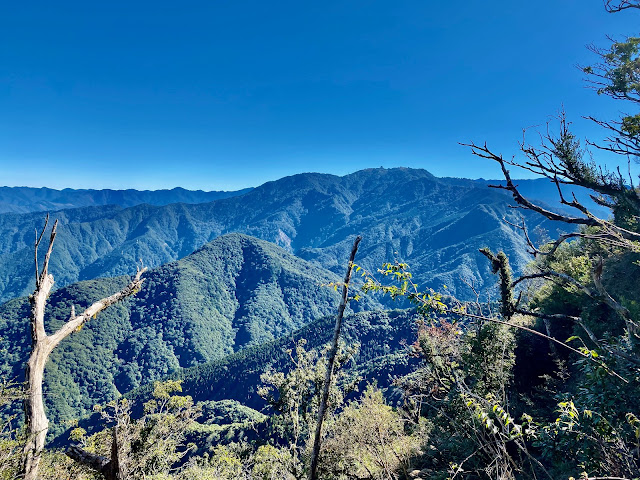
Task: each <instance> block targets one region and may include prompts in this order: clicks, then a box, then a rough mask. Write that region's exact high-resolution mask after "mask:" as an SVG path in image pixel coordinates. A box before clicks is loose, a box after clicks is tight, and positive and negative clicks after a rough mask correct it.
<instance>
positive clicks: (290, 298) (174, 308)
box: [0, 234, 377, 428]
mask: <svg viewBox="0 0 640 480" xmlns="http://www.w3.org/2000/svg"><path fill="white" fill-rule="evenodd" d="M55 253H57V252H55ZM338 280H339V279H338V277H337V276H336V275H334V274H333V273H331V272H329V271H327V270H323V269H321V268H319V267H317V266H315V265H312V264H309V263H308V262H305V261H304V260H301V259H299V258H297V257H295V256H293V255H291V254H289V253H287V252H286V251H285V250H283V249H282V248H279V247H277V246H276V245H273V244H270V243H268V242H265V241H262V240H258V239H255V238H252V237H248V236H246V235H241V234H228V235H224V236H222V237H219V238H217V239H216V240H214V241H212V242H210V243H208V244H206V245H205V246H204V247H202V248H201V249H199V250H198V251H196V252H194V253H193V254H191V255H189V256H187V257H185V258H183V259H181V260H178V261H175V262H173V263H170V264H167V265H164V266H161V267H158V268H156V269H154V270H152V271H150V272H148V273H147V274H145V283H144V285H143V288H142V290H141V291H140V292H139V293H138V294H137V295H136V296H135V297H134V298H132V299H129V300H127V301H125V302H123V303H121V304H118V305H115V306H114V307H112V308H111V309H109V310H107V311H105V312H103V313H101V314H100V315H99V316H98V318H96V319H93V320H91V321H90V322H89V324H88V325H87V326H85V327H84V328H83V329H82V331H80V332H78V333H76V334H74V335H72V336H71V337H70V338H68V339H66V340H64V341H63V343H62V344H61V345H60V347H59V348H57V349H56V350H55V351H54V352H53V354H52V355H51V360H50V362H49V364H48V366H47V371H46V375H45V377H46V385H45V388H46V390H45V391H46V395H47V406H48V408H49V412H50V416H51V418H53V419H55V421H57V422H59V421H61V420H64V419H70V418H76V417H78V416H80V415H82V414H84V413H86V412H87V411H89V410H90V409H91V407H92V406H93V405H94V404H96V403H100V402H104V401H106V400H109V399H112V398H115V396H116V395H118V392H122V393H124V392H127V391H129V390H131V389H132V388H135V387H137V386H139V385H141V384H143V383H146V382H150V381H152V380H154V379H158V378H160V377H162V376H165V375H167V374H169V373H171V372H173V371H175V370H177V369H178V368H180V367H191V366H194V365H198V364H200V363H203V362H208V361H211V360H214V359H219V358H222V357H224V356H225V355H228V354H230V353H233V352H235V351H237V350H239V349H241V348H243V347H245V346H248V345H253V344H257V343H262V342H265V341H269V340H271V339H274V338H277V337H281V336H283V335H287V334H288V333H289V332H292V331H293V330H295V329H297V328H300V327H301V326H302V325H305V324H306V323H308V322H310V321H311V320H313V319H316V318H319V317H322V316H326V315H329V314H331V313H333V312H334V311H335V308H336V305H337V304H338V294H337V293H336V292H335V291H334V290H333V289H332V288H328V287H324V286H322V284H327V283H329V282H336V281H338ZM126 283H127V278H126V277H116V278H106V279H98V280H92V281H86V282H81V283H77V284H73V285H70V286H67V287H64V288H61V289H58V290H57V291H55V292H54V293H53V294H52V295H51V297H50V299H49V303H48V310H47V318H46V322H47V325H48V328H49V330H50V331H53V330H54V329H56V328H58V327H59V326H60V325H61V324H62V322H64V321H65V320H66V319H68V318H69V314H70V311H71V307H72V305H74V306H75V308H76V309H77V310H78V311H82V309H84V308H86V307H87V306H88V305H89V304H90V303H91V302H93V301H95V300H97V299H99V298H103V297H105V296H107V295H109V294H111V293H112V292H114V291H117V290H119V289H120V288H122V286H123V285H125V284H126ZM376 306H377V304H376V302H375V301H373V300H365V301H364V302H362V303H356V304H354V305H353V308H375V307H376ZM28 316H29V302H28V301H27V299H26V298H20V299H16V300H12V301H10V302H8V303H5V304H4V305H2V306H0V337H1V338H2V339H3V343H4V344H6V345H11V349H8V350H7V352H6V354H5V355H3V356H2V359H1V361H2V367H1V368H2V370H3V372H5V373H7V374H8V375H9V378H13V377H17V378H22V375H23V367H24V361H25V359H26V358H27V356H28V349H29V345H30V338H29V327H28V322H27V319H28ZM58 428H61V424H60V423H58Z"/></svg>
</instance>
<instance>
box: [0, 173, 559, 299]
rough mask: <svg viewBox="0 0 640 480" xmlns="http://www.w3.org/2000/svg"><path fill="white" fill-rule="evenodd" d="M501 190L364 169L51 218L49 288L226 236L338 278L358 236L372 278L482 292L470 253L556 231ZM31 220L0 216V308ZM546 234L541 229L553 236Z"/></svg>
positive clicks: (520, 260)
mask: <svg viewBox="0 0 640 480" xmlns="http://www.w3.org/2000/svg"><path fill="white" fill-rule="evenodd" d="M511 203H512V200H511V198H510V196H509V195H507V194H506V193H505V192H504V191H501V190H496V189H490V188H487V186H486V183H484V182H480V181H478V182H476V181H471V180H469V181H466V182H465V183H464V185H460V184H458V183H454V182H450V181H448V180H446V179H445V180H440V179H438V178H436V177H434V176H433V175H431V174H430V173H429V172H427V171H426V170H417V169H408V168H396V169H367V170H361V171H359V172H355V173H353V174H350V175H345V176H343V177H338V176H335V175H328V174H317V173H309V174H299V175H294V176H291V177H285V178H282V179H280V180H277V181H273V182H268V183H265V184H264V185H261V186H260V187H257V188H255V189H253V190H251V191H250V192H248V193H246V194H244V195H241V196H235V197H231V198H226V199H220V200H216V201H214V202H209V203H201V204H195V205H188V204H171V205H166V206H151V205H137V206H134V207H129V208H121V207H116V206H103V207H86V208H81V209H69V210H62V211H59V212H56V213H54V214H53V217H55V218H59V220H60V228H59V230H58V231H59V233H58V239H57V241H56V249H55V255H53V257H52V263H51V269H52V271H53V272H55V275H56V282H57V286H64V285H68V284H70V283H73V282H76V281H78V280H87V279H92V278H97V277H104V276H117V275H122V274H127V273H130V272H131V271H132V269H133V268H134V265H135V264H137V263H138V262H139V261H140V260H142V261H143V262H144V263H145V265H148V266H151V267H153V266H157V265H162V264H164V263H167V262H170V261H173V260H175V259H178V258H182V257H184V256H186V255H188V254H189V253H191V252H192V251H194V250H196V249H197V248H199V247H200V246H202V245H203V244H205V243H206V242H208V241H210V240H212V239H214V238H216V237H217V236H219V235H222V234H224V233H228V232H241V233H245V234H248V235H251V236H254V237H257V238H261V239H263V240H267V241H270V242H274V243H277V244H279V245H281V246H283V247H284V248H286V249H287V250H289V251H290V252H292V253H294V254H296V255H298V256H300V257H301V258H304V259H306V260H309V261H312V262H315V263H317V264H318V265H321V266H322V267H324V268H327V269H329V270H331V271H333V272H335V273H338V274H340V275H341V274H342V273H343V272H342V271H343V269H344V261H345V258H344V257H345V255H346V253H345V252H348V251H349V249H350V248H351V244H350V242H351V241H352V238H353V236H354V235H355V234H362V235H363V236H364V240H363V242H362V245H361V248H360V251H359V253H358V260H357V261H358V263H359V264H361V265H362V266H364V267H365V268H367V269H369V270H371V271H373V272H375V270H376V268H378V267H379V266H380V265H381V264H382V262H385V261H393V260H394V259H399V260H402V261H406V262H408V263H409V264H410V265H411V266H412V268H413V271H414V273H415V274H416V278H417V279H418V281H419V283H420V284H421V285H423V286H432V287H434V288H442V286H443V285H447V287H448V289H449V291H450V292H451V293H452V294H458V295H461V296H464V295H470V294H471V291H470V289H469V288H468V286H467V285H466V283H468V282H473V283H474V285H475V287H476V288H479V289H480V290H482V289H483V288H485V287H486V286H487V285H493V284H494V282H495V279H494V278H493V276H492V274H491V272H490V269H489V265H488V263H487V261H486V258H484V257H483V256H482V255H481V254H479V253H478V248H480V247H484V246H489V247H491V248H492V249H494V250H499V249H502V250H505V251H506V252H507V253H508V254H509V256H510V258H511V259H512V262H513V266H514V268H515V269H516V270H517V269H520V268H522V267H523V266H524V265H525V264H526V263H527V262H528V261H529V260H530V258H529V257H528V255H527V254H526V253H525V244H524V240H523V239H522V237H521V235H520V232H518V231H515V229H514V228H513V227H511V226H509V225H507V224H506V223H505V222H504V221H503V218H507V219H509V220H510V221H511V222H515V223H517V222H519V219H520V214H521V213H522V214H523V215H524V217H525V218H526V219H527V222H528V224H529V227H530V229H531V232H535V231H536V229H537V228H542V229H546V230H553V229H554V228H556V226H555V225H554V224H553V223H552V222H549V221H546V220H544V219H541V218H540V217H539V216H538V215H535V214H531V213H529V212H526V211H525V212H521V211H514V209H511V208H509V205H510V204H511ZM42 221H43V215H42V213H39V212H38V213H30V214H22V215H17V214H3V215H0V301H1V300H7V299H9V298H13V297H16V296H20V295H26V294H28V293H30V291H31V290H32V288H33V286H32V283H33V272H32V270H33V266H32V263H33V251H32V249H33V246H32V245H33V231H34V229H35V228H39V227H40V226H41V225H42ZM553 233H554V232H551V234H553Z"/></svg>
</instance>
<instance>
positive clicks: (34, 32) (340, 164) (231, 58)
mask: <svg viewBox="0 0 640 480" xmlns="http://www.w3.org/2000/svg"><path fill="white" fill-rule="evenodd" d="M639 19H640V16H639V14H638V12H630V13H623V14H618V15H610V14H607V13H605V12H604V9H603V8H602V3H601V1H600V0H553V1H551V0H549V1H547V0H539V1H536V2H514V1H513V0H509V1H503V0H496V1H486V0H484V1H480V0H466V1H465V0H463V1H460V2H439V1H438V2H436V1H425V0H420V1H404V0H395V1H393V2H388V1H376V0H369V1H361V0H353V1H352V0H342V1H330V0H326V1H323V2H316V1H299V0H298V1H276V2H265V1H245V0H234V1H230V0H229V1H222V0H214V1H207V2H191V1H181V2H164V1H153V2H143V1H139V2H120V1H117V0H116V1H110V2H87V1H82V2H64V1H61V2H42V3H38V2H4V4H3V5H2V6H1V7H0V185H10V186H13V185H28V186H49V187H54V188H63V187H73V188H151V189H155V188H171V187H175V186H182V187H185V188H192V189H193V188H199V189H205V190H217V189H236V188H242V187H246V186H253V185H258V184H260V183H263V182H265V181H268V180H272V179H276V178H279V177H282V176H284V175H289V174H293V173H299V172H308V171H319V172H327V173H335V174H340V175H341V174H345V173H350V172H353V171H355V170H358V169H361V168H367V167H379V166H385V167H394V166H409V167H416V168H426V169H428V170H429V171H431V172H432V173H434V174H436V175H438V176H464V177H471V178H477V177H485V178H496V177H498V176H499V175H498V171H497V169H496V167H495V166H494V165H491V164H489V163H487V162H486V161H482V160H480V159H477V158H475V157H472V156H471V155H470V154H469V151H468V149H466V148H464V147H461V146H459V145H458V142H464V141H470V140H475V141H477V142H483V141H485V140H486V141H487V142H488V143H489V145H490V146H493V147H494V148H495V149H496V150H497V151H500V152H502V153H504V154H507V155H510V154H511V153H514V152H516V151H517V141H518V140H520V139H521V138H522V128H524V127H529V126H533V125H540V124H544V123H545V122H546V121H547V120H548V119H549V117H550V116H551V115H553V114H554V113H557V112H558V111H559V109H560V108H561V107H562V106H563V105H564V108H565V109H566V111H567V113H568V115H569V117H570V119H572V120H573V121H574V127H575V129H576V132H577V133H579V134H580V135H581V136H587V137H589V138H591V139H598V138H600V137H601V132H600V131H599V130H598V129H596V128H595V127H594V126H593V125H591V124H590V123H588V122H586V121H584V120H581V116H582V115H588V114H592V115H598V116H601V117H603V118H612V117H616V116H618V115H619V113H620V110H621V109H624V108H625V107H626V106H625V105H624V104H620V103H616V102H613V101H611V100H609V99H607V98H602V97H598V96H597V95H596V94H595V93H593V92H592V91H590V90H589V89H587V88H586V87H585V84H584V82H583V76H582V74H581V73H580V71H579V70H578V69H577V68H576V65H577V64H588V63H589V62H591V61H593V60H594V59H593V56H592V54H590V53H589V52H588V51H587V50H586V48H585V46H586V45H587V44H589V43H592V42H594V43H596V44H600V45H606V35H607V34H611V35H617V36H619V37H620V36H622V35H634V34H637V33H638V25H639V22H638V20H639Z"/></svg>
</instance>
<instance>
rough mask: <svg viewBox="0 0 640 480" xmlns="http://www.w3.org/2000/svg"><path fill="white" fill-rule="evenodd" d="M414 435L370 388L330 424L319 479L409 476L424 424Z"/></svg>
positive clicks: (423, 438) (423, 437) (422, 438)
mask: <svg viewBox="0 0 640 480" xmlns="http://www.w3.org/2000/svg"><path fill="white" fill-rule="evenodd" d="M419 427H420V428H415V429H414V431H413V432H409V431H408V426H407V422H406V420H405V419H404V418H402V416H401V415H400V413H399V412H397V411H396V410H394V409H392V408H391V407H390V406H389V405H387V404H386V402H385V400H384V397H383V395H382V391H381V390H379V389H377V388H375V387H374V386H372V385H369V386H368V387H367V388H366V390H365V391H364V394H363V395H362V397H361V398H360V399H358V400H357V401H352V402H350V403H349V404H348V405H347V406H346V407H345V408H344V410H342V412H340V414H339V415H338V416H337V418H336V420H335V422H333V423H332V424H331V425H330V428H329V431H328V432H327V433H326V436H327V439H326V440H325V441H324V443H323V445H322V451H321V454H320V475H321V478H336V479H338V478H354V477H355V478H370V479H395V478H397V475H399V474H403V475H405V476H406V475H408V473H409V471H410V470H411V468H410V467H411V459H412V457H415V456H416V455H417V452H418V451H419V449H420V446H421V445H422V443H423V442H425V441H426V440H427V433H428V428H427V426H426V425H425V424H424V423H423V424H422V425H420V426H419Z"/></svg>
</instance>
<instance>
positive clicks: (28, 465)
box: [21, 215, 146, 480]
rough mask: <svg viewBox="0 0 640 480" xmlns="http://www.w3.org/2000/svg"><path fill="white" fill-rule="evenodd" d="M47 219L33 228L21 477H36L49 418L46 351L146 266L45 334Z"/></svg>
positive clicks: (114, 298)
mask: <svg viewBox="0 0 640 480" xmlns="http://www.w3.org/2000/svg"><path fill="white" fill-rule="evenodd" d="M48 222H49V216H48V215H47V218H46V221H45V224H44V227H43V229H42V232H41V233H40V236H38V233H37V231H36V242H35V264H36V288H35V291H34V292H33V295H31V296H30V297H29V301H30V303H31V315H30V318H29V320H30V326H31V355H30V356H29V360H28V362H27V366H26V369H25V383H26V397H25V401H24V415H25V425H26V430H27V431H26V433H27V440H26V443H25V445H24V448H23V450H22V472H21V473H22V475H21V478H23V479H24V480H37V478H38V468H39V466H40V457H41V455H42V451H43V450H44V444H45V440H46V438H47V432H48V430H49V420H48V419H47V416H46V414H45V410H44V396H43V391H42V384H43V381H44V368H45V365H46V363H47V359H48V358H49V355H50V354H51V352H52V351H53V349H54V348H55V347H56V346H57V345H58V344H59V343H60V342H61V341H62V340H64V339H65V338H66V337H67V336H69V335H70V334H71V333H73V332H74V331H76V330H77V329H78V328H80V327H81V326H82V325H84V324H85V323H86V322H88V321H89V319H90V318H91V317H94V316H95V315H97V314H98V312H100V311H102V310H104V309H105V308H107V307H108V306H110V305H113V304H114V303H116V302H119V301H120V300H122V299H124V298H126V297H128V296H129V295H133V294H134V293H136V292H137V291H138V290H139V289H140V287H141V286H142V278H141V277H142V274H143V273H144V272H145V271H146V268H142V269H138V272H137V274H136V276H135V277H134V278H133V280H131V282H130V283H129V284H128V285H127V286H126V287H125V288H123V289H122V290H121V291H120V292H118V293H116V294H114V295H111V296H110V297H107V298H103V299H102V300H99V301H97V302H95V303H94V304H92V305H91V306H90V307H89V308H87V309H86V310H85V311H84V312H83V313H82V314H81V315H76V314H75V311H74V309H73V307H72V309H71V316H70V318H69V320H68V321H67V323H65V324H64V325H63V326H62V327H60V329H59V330H58V331H57V332H55V333H53V334H51V335H47V333H46V331H45V328H44V310H45V307H46V304H47V298H48V297H49V293H51V289H52V288H53V283H54V280H53V275H50V274H49V258H50V256H51V251H52V250H53V242H54V240H55V238H56V229H57V226H58V221H57V220H56V221H55V223H54V224H53V228H52V229H51V237H50V239H49V248H48V250H47V254H46V256H45V258H44V264H43V266H42V272H38V246H39V245H40V241H41V240H42V237H43V235H44V233H45V230H46V228H47V223H48ZM118 480H120V479H118Z"/></svg>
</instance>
